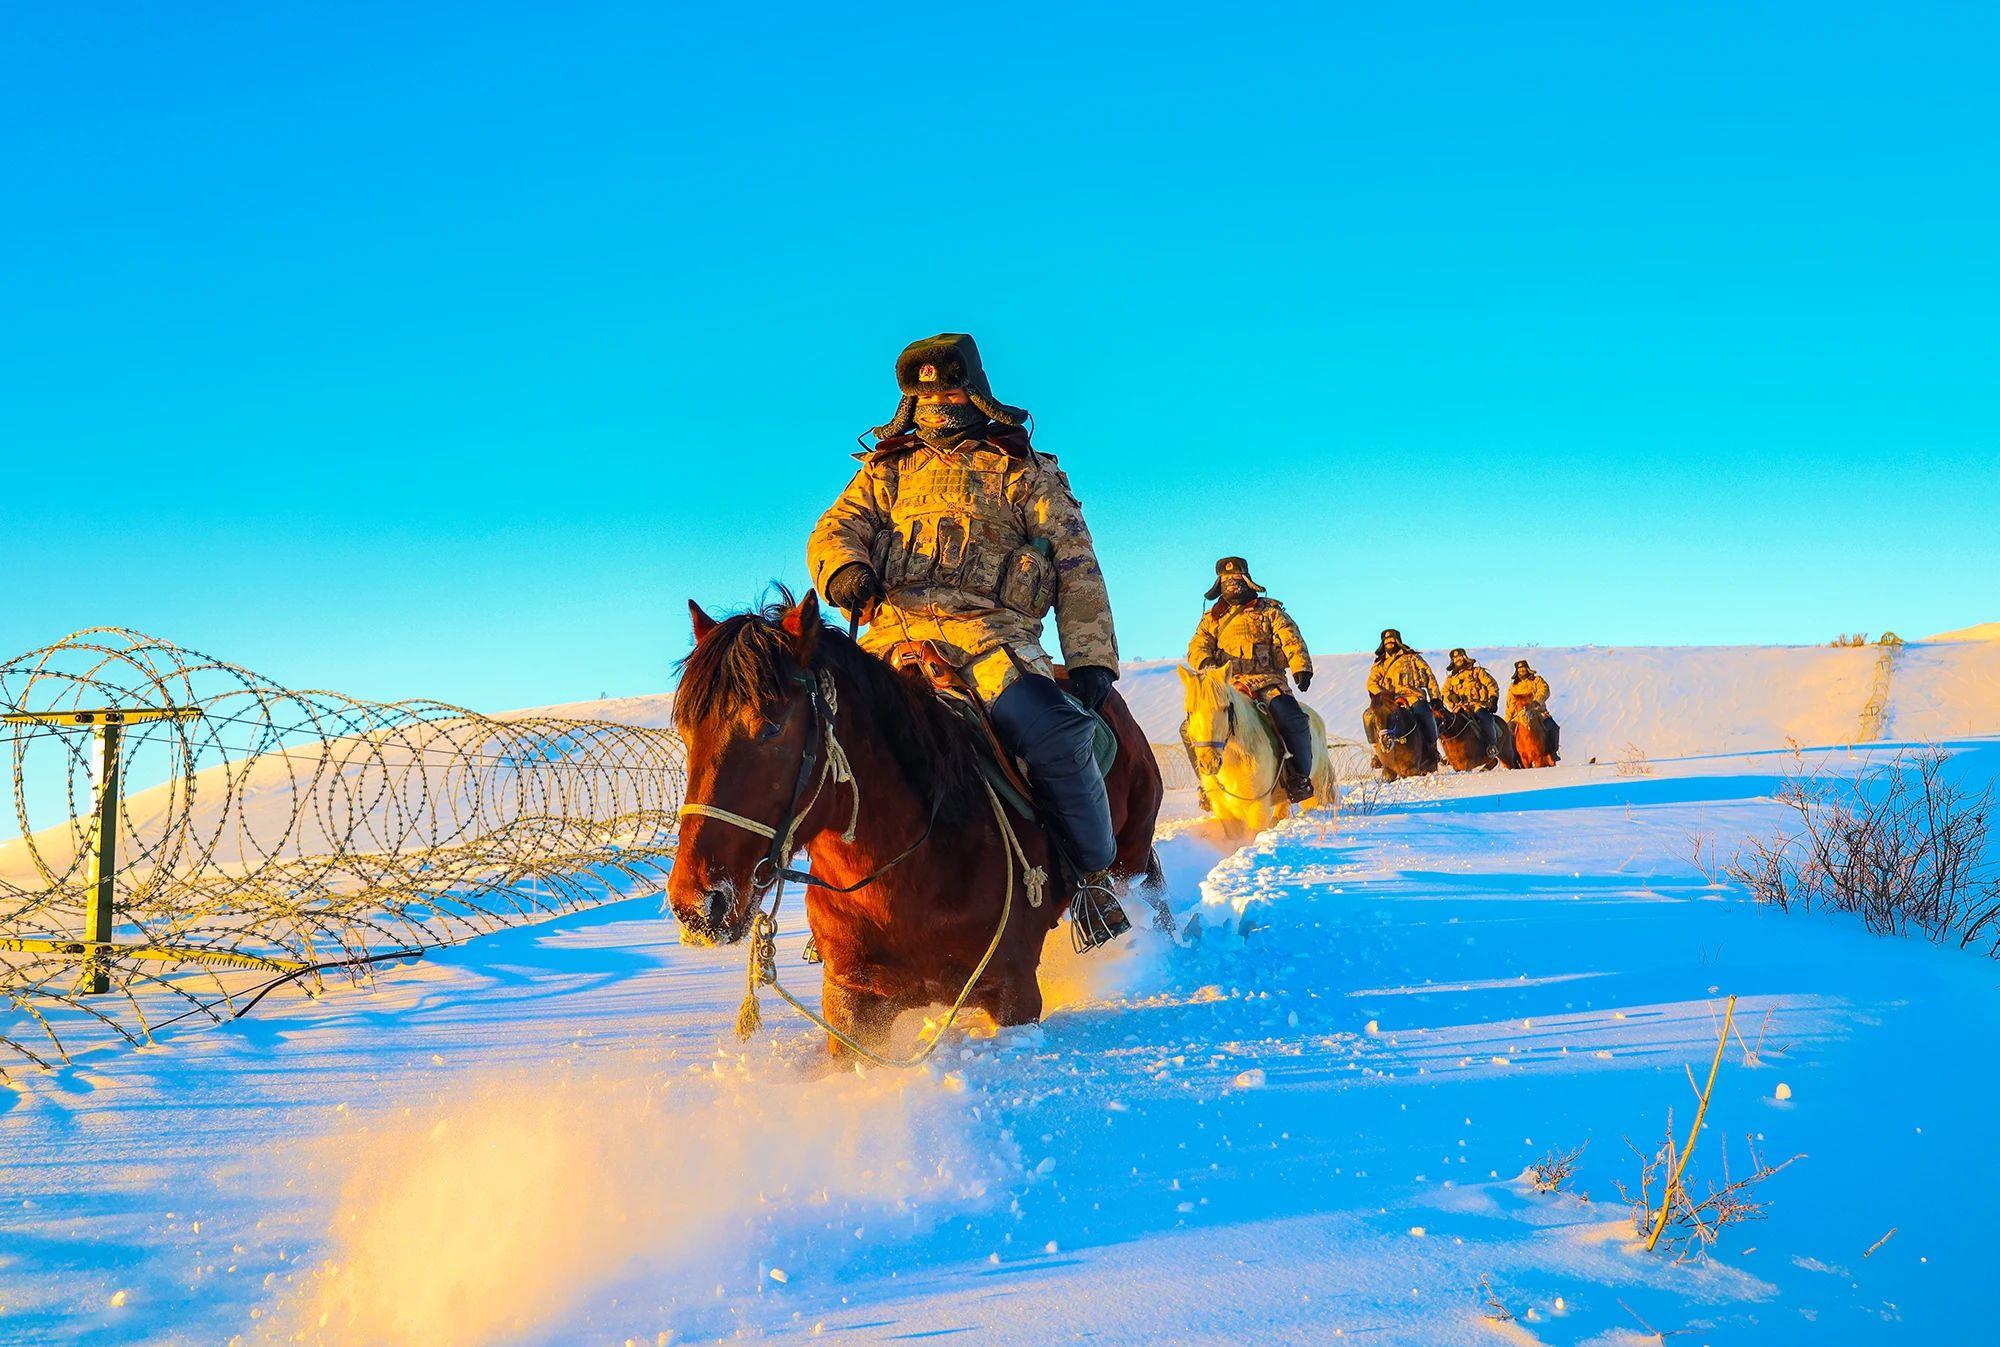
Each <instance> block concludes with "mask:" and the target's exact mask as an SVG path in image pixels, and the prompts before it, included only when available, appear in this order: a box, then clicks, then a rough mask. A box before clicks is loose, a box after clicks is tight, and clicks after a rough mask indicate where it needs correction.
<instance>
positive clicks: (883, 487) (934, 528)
mask: <svg viewBox="0 0 2000 1347" xmlns="http://www.w3.org/2000/svg"><path fill="white" fill-rule="evenodd" d="M896 386H897V388H898V389H899V390H900V391H901V393H902V401H901V402H900V403H899V404H898V405H897V407H896V414H895V416H893V417H892V418H890V420H889V421H888V423H887V424H885V425H880V426H877V427H876V428H875V429H874V431H873V432H872V433H873V434H874V436H875V439H876V444H875V447H874V448H873V449H871V450H868V451H866V452H864V453H861V454H858V455H856V457H857V458H859V459H860V460H861V469H860V471H858V472H856V473H855V474H854V478H853V480H852V481H850V482H849V483H848V484H847V489H846V490H845V491H843V492H842V493H841V495H840V499H838V500H836V501H835V502H834V503H833V505H832V506H831V507H830V508H829V509H828V510H827V512H826V513H825V514H823V515H822V516H820V521H819V524H818V526H817V527H816V528H814V529H813V532H812V538H811V540H810V541H809V542H808V544H807V547H806V559H807V564H808V566H809V568H810V570H811V572H812V577H813V582H814V583H815V584H817V585H818V586H819V590H820V592H821V593H822V594H824V595H825V596H826V598H827V600H828V601H829V602H830V603H832V604H834V605H836V606H837V607H840V608H844V609H846V610H847V611H848V612H849V613H851V614H853V615H855V616H856V617H858V618H859V620H861V621H863V622H866V623H867V624H868V631H867V633H866V634H865V635H863V637H862V638H861V644H862V646H863V647H864V648H866V649H867V650H869V651H871V652H873V653H874V654H877V655H887V654H888V653H889V652H890V650H891V649H892V648H893V647H895V646H897V645H899V644H901V643H903V642H926V643H929V644H930V645H931V646H933V647H934V648H935V649H937V650H938V651H939V652H940V653H941V654H943V655H944V657H945V658H946V659H948V660H950V661H951V662H952V663H953V664H954V665H956V666H957V667H958V669H959V672H960V673H961V674H962V675H963V676H964V678H965V679H966V681H967V682H968V683H969V684H970V685H971V686H972V688H973V690H974V691H975V692H976V693H977V694H978V696H979V697H980V699H981V700H982V701H984V703H985V704H986V708H987V712H988V714H989V715H990V716H991V718H992V723H993V729H994V733H995V734H996V735H998V737H999V739H1000V742H1001V744H1002V745H1003V746H1004V747H1005V748H1006V749H1007V750H1008V751H1009V752H1011V753H1013V754H1015V755H1016V756H1018V757H1020V758H1021V759H1022V760H1023V761H1025V762H1026V763H1027V766H1028V774H1029V778H1030V780H1031V781H1032V783H1033V784H1034V787H1035V790H1036V794H1037V795H1038V796H1040V797H1041V801H1042V804H1043V806H1044V807H1045V808H1046V809H1047V810H1048V811H1049V812H1050V813H1051V814H1052V815H1054V817H1055V820H1056V822H1057V824H1058V825H1059V826H1060V828H1061V830H1062V832H1063V833H1064V834H1065V836H1066V838H1067V841H1068V845H1069V852H1070V855H1071V857H1072V859H1073V860H1074V861H1075V863H1076V865H1077V866H1078V868H1079V869H1080V870H1081V871H1082V879H1081V882H1080V886H1079V888H1078V891H1077V894H1076V897H1075V899H1074V900H1073V913H1072V916H1073V919H1074V920H1075V921H1076V923H1077V930H1078V932H1079V934H1080V936H1082V938H1083V939H1084V940H1085V942H1086V945H1088V944H1095V943H1100V942H1101V941H1103V940H1108V939H1111V938H1113V937H1115V936H1117V935H1119V934H1121V933H1122V932H1123V931H1125V930H1126V929H1127V927H1128V925H1129V923H1128V922H1127V920H1126V917H1125V913H1124V912H1123V910H1122V909H1121V908H1120V907H1119V904H1118V900H1117V899H1116V897H1114V896H1113V894H1112V892H1111V887H1110V882H1109V876H1108V873H1107V872H1108V870H1109V868H1110V866H1111V863H1112V861H1113V860H1114V859H1115V858H1116V855H1117V843H1116V840H1115V838H1114V835H1113V832H1112V827H1111V806H1110V803H1109V801H1108V799H1107V798H1106V795H1105V790H1104V778H1103V776H1102V775H1101V774H1100V773H1099V771H1098V768H1097V762H1096V756H1095V752H1094V743H1093V740H1094V736H1095V726H1096V720H1095V718H1094V717H1093V716H1092V714H1091V712H1094V711H1095V710H1096V709H1097V708H1098V707H1099V706H1101V705H1102V704H1103V702H1104V699H1105V697H1106V696H1107V695H1108V694H1109V693H1110V691H1111V684H1112V683H1113V682H1114V681H1115V680H1116V679H1117V677H1118V641H1117V637H1116V635H1115V633H1114V632H1113V630H1112V625H1111V601H1110V597H1109V596H1108V595H1107V594H1106V592H1105V587H1104V574H1103V572H1102V571H1100V570H1099V569H1098V565H1097V554H1096V552H1095V551H1094V549H1093V548H1092V546H1091V541H1090V530H1089V529H1087V528H1086V527H1084V522H1083V511H1082V509H1081V507H1080V506H1079V505H1078V504H1077V501H1076V497H1075V496H1074V495H1072V494H1071V493H1070V488H1069V479H1068V477H1066V476H1065V475H1064V474H1063V471H1062V469H1060V468H1059V467H1057V466H1056V460H1055V459H1054V457H1052V456H1051V455H1048V454H1045V453H1041V452H1039V451H1038V450H1036V449H1034V448H1033V447H1032V446H1031V445H1030V444H1029V442H1028V432H1027V431H1026V430H1025V429H1023V426H1024V424H1025V423H1026V421H1027V419H1028V414H1027V413H1026V412H1025V411H1023V410H1021V409H1020V408H1018V407H1010V406H1007V405H1006V404H1005V403H1002V402H999V401H996V400H995V399H994V397H993V390H992V389H991V387H989V386H988V384H987V380H986V371H985V369H984V368H983V366H982V365H981V364H980V360H979V348H978V347H977V346H976V345H974V344H973V340H972V338H971V337H969V336H967V335H965V334H964V333H962V332H947V333H941V334H940V335H938V336H935V337H928V338H925V339H924V340H922V341H915V342H912V343H910V345H909V346H907V347H905V348H904V350H903V353H902V355H901V356H899V357H898V358H897V360H896ZM1051 607H1053V608H1054V610H1055V615H1056V629H1057V631H1058V632H1059V633H1060V635H1061V637H1062V648H1063V657H1064V659H1065V660H1066V661H1067V663H1068V673H1069V688H1070V691H1071V692H1072V693H1073V694H1074V695H1075V698H1076V700H1074V701H1072V700H1071V699H1070V697H1068V696H1065V695H1064V694H1063V691H1062V688H1061V687H1060V686H1059V685H1058V684H1057V682H1056V677H1055V666H1054V664H1053V663H1052V662H1051V661H1050V659H1049V656H1048V654H1047V652H1046V651H1044V650H1043V649H1042V646H1041V630H1042V618H1043V617H1044V616H1045V615H1046V614H1047V613H1048V612H1049V610H1050V608H1051ZM1078 702H1081V703H1082V705H1081V706H1079V705H1078V704H1077V703H1078ZM1085 708H1088V710H1086V709H1085Z"/></svg>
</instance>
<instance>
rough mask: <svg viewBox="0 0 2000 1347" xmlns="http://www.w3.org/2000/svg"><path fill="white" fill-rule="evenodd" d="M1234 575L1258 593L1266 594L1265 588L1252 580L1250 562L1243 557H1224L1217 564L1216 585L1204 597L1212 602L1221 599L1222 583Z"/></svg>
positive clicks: (1209, 588) (1210, 587)
mask: <svg viewBox="0 0 2000 1347" xmlns="http://www.w3.org/2000/svg"><path fill="white" fill-rule="evenodd" d="M1232 575H1233V576H1235V577H1237V578H1238V579H1240V580H1241V581H1242V582H1243V583H1244V584H1246V585H1248V586H1250V588H1251V589H1253V590H1255V591H1256V592H1257V593H1259V594H1262V593H1263V592H1264V587H1263V586H1262V585H1260V584H1258V583H1257V582H1256V581H1255V580H1252V579H1251V578H1250V563H1249V562H1247V561H1245V560H1244V559H1243V558H1242V557H1224V558H1223V559H1222V560H1220V561H1218V562H1216V563H1215V583H1214V584H1212V585H1210V586H1209V587H1208V593H1207V594H1205V595H1203V596H1202V597H1204V598H1207V599H1210V600H1213V599H1218V598H1221V597H1222V582H1223V580H1224V579H1225V578H1226V577H1228V576H1232Z"/></svg>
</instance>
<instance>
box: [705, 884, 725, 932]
mask: <svg viewBox="0 0 2000 1347" xmlns="http://www.w3.org/2000/svg"><path fill="white" fill-rule="evenodd" d="M702 916H703V918H704V919H705V920H706V922H707V925H708V929H709V930H711V931H714V932H716V933H718V934H719V933H720V932H721V931H722V928H723V923H724V922H726V921H728V920H729V895H728V894H727V893H724V892H722V891H721V890H719V889H710V890H709V891H708V897H707V898H706V899H705V900H704V901H703V903H702Z"/></svg>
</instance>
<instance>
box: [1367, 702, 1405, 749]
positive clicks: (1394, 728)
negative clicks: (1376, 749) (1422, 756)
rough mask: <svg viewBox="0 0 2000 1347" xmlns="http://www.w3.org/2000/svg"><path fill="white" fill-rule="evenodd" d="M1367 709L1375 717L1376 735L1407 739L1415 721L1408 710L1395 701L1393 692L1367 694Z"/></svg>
mask: <svg viewBox="0 0 2000 1347" xmlns="http://www.w3.org/2000/svg"><path fill="white" fill-rule="evenodd" d="M1368 709H1369V711H1371V712H1373V713H1374V716H1375V732H1376V734H1378V735H1386V736H1387V737H1388V738H1391V739H1403V738H1407V737H1408V735H1409V733H1410V727H1411V725H1412V724H1414V723H1415V720H1416V717H1415V715H1414V713H1412V712H1411V710H1410V708H1409V707H1407V706H1404V705H1403V704H1402V703H1401V702H1399V701H1397V700H1396V694H1395V693H1393V692H1371V693H1369V694H1368Z"/></svg>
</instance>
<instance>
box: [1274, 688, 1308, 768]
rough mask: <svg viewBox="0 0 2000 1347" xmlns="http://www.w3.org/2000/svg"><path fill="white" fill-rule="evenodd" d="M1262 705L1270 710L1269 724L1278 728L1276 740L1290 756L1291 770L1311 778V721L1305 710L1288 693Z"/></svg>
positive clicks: (1282, 693)
mask: <svg viewBox="0 0 2000 1347" xmlns="http://www.w3.org/2000/svg"><path fill="white" fill-rule="evenodd" d="M1264 705H1265V706H1267V707H1269V708H1270V709H1271V723H1272V724H1274V725H1276V726H1277V727H1278V738H1280V739H1282V740H1284V743H1285V752H1287V753H1289V754H1291V756H1292V767H1293V769H1294V770H1296V771H1297V772H1299V773H1300V774H1301V775H1303V776H1311V775H1312V769H1313V730H1312V721H1311V720H1309V719H1308V718H1307V717H1306V709H1305V708H1304V707H1303V706H1300V705H1299V699H1298V698H1297V697H1294V696H1293V695H1292V694H1291V693H1289V692H1280V693H1278V694H1277V695H1275V696H1273V697H1269V698H1267V699H1266V700H1265V702H1264Z"/></svg>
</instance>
